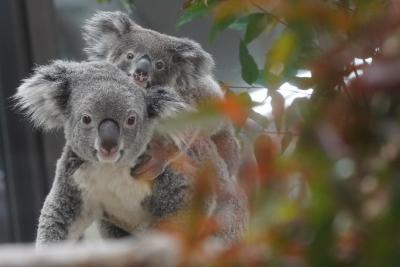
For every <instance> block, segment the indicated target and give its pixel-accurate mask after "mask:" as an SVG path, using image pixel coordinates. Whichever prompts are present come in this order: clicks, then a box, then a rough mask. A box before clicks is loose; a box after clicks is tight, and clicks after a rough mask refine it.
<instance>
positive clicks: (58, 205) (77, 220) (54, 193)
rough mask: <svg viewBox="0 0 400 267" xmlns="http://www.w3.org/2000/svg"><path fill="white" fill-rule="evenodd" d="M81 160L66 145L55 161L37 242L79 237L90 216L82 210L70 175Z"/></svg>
mask: <svg viewBox="0 0 400 267" xmlns="http://www.w3.org/2000/svg"><path fill="white" fill-rule="evenodd" d="M82 163H83V161H81V160H80V159H79V158H77V156H76V155H75V154H74V153H73V152H71V151H68V150H67V149H65V150H64V153H63V156H62V157H61V159H60V160H59V161H58V163H57V171H56V178H55V181H54V183H53V186H52V188H51V190H50V193H49V194H48V196H47V198H46V200H45V202H44V205H43V208H42V210H41V213H40V218H39V226H38V231H37V237H36V246H37V247H42V246H46V245H48V244H51V243H57V242H60V241H64V240H68V239H70V240H78V239H79V237H80V236H81V235H82V234H83V231H84V230H85V229H86V228H87V227H88V226H89V225H90V223H91V222H92V218H90V216H89V215H86V214H84V212H83V210H84V203H83V201H82V197H81V191H80V190H79V188H78V186H77V184H76V183H75V182H74V180H73V179H72V177H71V175H72V174H73V173H74V172H75V171H76V170H77V169H78V168H79V167H80V165H81V164H82Z"/></svg>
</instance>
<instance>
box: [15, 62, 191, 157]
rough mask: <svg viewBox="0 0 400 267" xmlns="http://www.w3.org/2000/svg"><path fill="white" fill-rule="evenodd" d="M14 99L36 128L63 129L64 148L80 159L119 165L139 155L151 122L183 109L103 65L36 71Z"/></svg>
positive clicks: (168, 93) (170, 96)
mask: <svg viewBox="0 0 400 267" xmlns="http://www.w3.org/2000/svg"><path fill="white" fill-rule="evenodd" d="M15 99H16V101H17V105H18V106H19V107H20V108H21V109H23V110H24V111H25V112H26V114H27V115H28V116H29V117H30V118H31V120H32V121H33V123H34V124H35V125H36V126H38V127H41V128H44V129H53V128H62V127H63V128H64V131H65V136H66V140H67V145H68V146H70V147H71V148H72V150H73V151H74V152H75V153H76V154H77V155H78V156H80V157H81V158H82V159H84V160H87V161H92V162H98V161H99V162H112V163H116V162H118V163H121V164H132V162H133V161H134V160H135V159H136V158H137V157H138V156H139V155H140V154H141V153H142V152H143V151H144V149H145V148H146V146H147V144H148V142H149V140H150V138H151V135H152V129H153V125H154V123H153V121H155V119H156V118H160V117H165V116H169V115H171V114H172V113H175V112H179V111H180V110H181V109H182V108H184V105H183V104H182V101H181V100H180V98H179V96H178V95H177V94H176V93H175V92H173V91H172V90H168V89H163V88H160V87H154V88H151V89H149V90H143V89H142V88H140V87H138V86H136V85H134V84H132V83H131V82H130V80H129V78H128V77H127V76H126V75H125V74H124V73H122V72H121V71H120V70H119V69H117V68H116V67H115V66H113V65H111V64H109V63H105V62H104V63H99V62H92V63H88V62H84V63H74V62H64V61H55V62H54V63H52V64H50V65H48V66H43V67H39V68H37V69H36V70H35V72H34V74H33V75H32V76H31V77H30V78H28V79H26V80H24V81H23V83H22V85H21V86H20V87H19V88H18V91H17V93H16V95H15Z"/></svg>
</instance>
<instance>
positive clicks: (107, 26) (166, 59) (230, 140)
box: [83, 12, 248, 240]
mask: <svg viewBox="0 0 400 267" xmlns="http://www.w3.org/2000/svg"><path fill="white" fill-rule="evenodd" d="M83 36H84V39H85V41H86V48H85V51H86V53H87V55H88V58H89V60H105V61H107V62H110V63H112V64H114V65H116V66H117V67H118V68H120V69H121V70H122V71H123V72H125V73H126V75H127V76H128V77H130V80H131V82H132V83H137V84H139V85H140V86H141V87H143V88H151V87H152V86H155V85H159V86H168V87H170V88H172V89H173V90H175V91H176V92H177V93H178V94H179V95H180V96H181V97H182V98H183V99H184V101H185V102H186V104H188V105H190V106H191V107H194V108H197V107H198V106H199V105H200V104H204V103H207V102H208V101H211V100H221V99H223V97H224V94H223V92H222V90H221V88H220V86H219V85H218V83H217V82H216V81H215V79H214V77H213V69H214V60H213V59H212V57H211V55H210V54H208V53H207V52H206V51H204V50H203V49H202V47H201V46H200V44H198V43H197V42H195V41H193V40H190V39H187V38H177V37H173V36H169V35H165V34H162V33H159V32H156V31H153V30H149V29H145V28H143V27H141V26H139V25H137V24H136V23H135V22H133V21H132V20H131V19H130V18H129V17H128V16H127V15H126V14H124V13H122V12H98V13H96V14H95V15H94V16H93V17H92V18H91V19H89V20H88V21H87V22H86V24H85V25H84V27H83ZM143 57H147V58H148V59H149V61H150V63H151V66H152V67H151V71H150V73H149V79H148V80H147V81H146V82H145V83H141V82H137V81H135V79H134V78H133V76H134V75H133V73H134V72H135V70H136V69H137V67H138V62H139V61H140V60H141V59H142V58H143ZM160 62H162V64H161V65H162V66H163V67H162V68H161V69H158V68H157V64H159V63H160ZM209 134H210V138H211V140H212V142H213V143H214V144H215V147H212V148H210V150H206V149H205V150H204V151H203V153H205V154H210V151H213V150H216V151H218V153H219V155H214V156H212V157H211V158H215V157H222V159H223V161H221V162H218V164H219V166H223V167H221V170H225V169H227V171H228V173H225V174H223V175H222V176H226V175H227V176H229V177H230V178H231V181H229V182H227V183H228V184H229V186H226V188H225V189H226V191H224V190H221V192H225V193H220V194H219V195H220V196H221V198H219V199H218V201H219V203H218V204H217V208H216V210H215V211H216V213H214V215H215V216H216V217H219V219H221V220H225V226H226V229H230V230H226V229H225V230H226V232H230V234H229V235H228V234H227V235H225V237H227V236H229V238H225V239H230V240H234V239H237V238H238V237H239V236H240V234H241V233H242V232H243V231H244V229H245V228H246V225H247V220H248V212H247V206H246V203H247V200H246V196H245V195H244V194H243V193H242V191H241V190H240V189H238V188H237V187H236V181H235V179H236V175H237V171H238V167H239V165H240V147H239V143H238V141H237V139H236V137H235V133H234V129H233V127H232V125H231V124H229V123H221V126H220V127H218V128H216V129H215V130H214V131H212V132H210V133H209ZM206 143H207V142H206ZM197 145H200V146H204V145H205V144H197ZM209 145H210V144H207V145H206V146H209ZM197 149H198V148H197ZM195 150H196V148H195ZM203 156H204V155H203ZM182 180H184V179H182V177H181V175H180V174H178V173H170V171H169V170H168V169H167V170H166V171H165V172H164V173H162V174H161V175H160V176H159V177H157V178H156V179H155V183H156V184H158V185H159V186H155V187H154V188H156V190H154V192H153V197H152V198H151V199H150V200H149V201H148V202H147V203H149V204H150V205H151V206H152V207H153V208H151V210H153V212H154V213H155V215H158V216H160V217H163V216H166V215H169V214H170V212H171V211H172V210H175V209H177V207H179V203H181V202H180V201H179V199H180V197H181V195H186V194H187V191H186V187H185V186H183V187H182V192H180V191H179V190H177V188H179V186H166V184H171V183H174V182H175V183H176V182H178V183H179V181H182ZM224 183H225V182H224ZM224 183H221V185H222V184H224ZM233 188H234V189H233ZM227 192H230V193H227ZM223 195H224V198H222V196H223ZM173 199H178V201H175V202H174V204H173V205H170V203H169V202H170V201H171V200H173ZM227 199H229V201H228V202H227ZM182 203H183V202H182ZM233 218H235V219H233ZM101 231H102V232H105V233H104V234H105V236H110V231H117V230H115V229H113V228H112V226H110V225H106V227H101ZM222 232H223V231H221V233H222Z"/></svg>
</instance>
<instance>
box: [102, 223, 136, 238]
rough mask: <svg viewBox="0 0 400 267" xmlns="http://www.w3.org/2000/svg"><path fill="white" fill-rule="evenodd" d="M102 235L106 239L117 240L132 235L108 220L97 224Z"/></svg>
mask: <svg viewBox="0 0 400 267" xmlns="http://www.w3.org/2000/svg"><path fill="white" fill-rule="evenodd" d="M97 228H98V230H99V232H100V235H101V237H102V238H104V239H116V238H122V237H127V236H130V235H131V234H130V233H128V232H126V231H125V230H122V229H121V228H119V227H118V226H116V225H114V224H112V223H110V222H109V221H106V220H100V221H99V222H98V224H97Z"/></svg>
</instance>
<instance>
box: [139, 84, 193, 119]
mask: <svg viewBox="0 0 400 267" xmlns="http://www.w3.org/2000/svg"><path fill="white" fill-rule="evenodd" d="M146 105H147V113H148V116H149V118H168V117H173V116H174V115H175V114H177V113H179V112H182V111H189V110H190V107H189V105H187V104H186V103H185V102H184V101H183V100H182V98H181V97H180V96H179V95H178V94H177V93H176V92H175V91H173V90H172V89H168V88H162V87H159V86H154V87H151V88H149V89H147V90H146Z"/></svg>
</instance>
